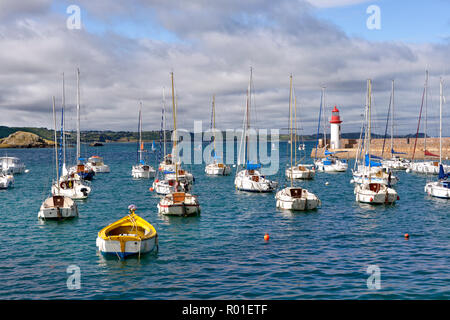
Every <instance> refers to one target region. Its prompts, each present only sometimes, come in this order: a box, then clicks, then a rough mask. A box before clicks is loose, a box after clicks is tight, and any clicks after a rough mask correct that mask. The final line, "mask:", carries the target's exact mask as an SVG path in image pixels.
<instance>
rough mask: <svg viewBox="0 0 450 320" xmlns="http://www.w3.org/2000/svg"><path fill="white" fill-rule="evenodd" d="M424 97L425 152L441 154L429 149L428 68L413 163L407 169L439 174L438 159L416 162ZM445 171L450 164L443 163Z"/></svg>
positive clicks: (426, 155) (425, 153)
mask: <svg viewBox="0 0 450 320" xmlns="http://www.w3.org/2000/svg"><path fill="white" fill-rule="evenodd" d="M424 98H425V134H424V138H423V152H424V156H425V157H435V158H438V157H439V156H438V155H437V154H434V153H431V152H430V151H428V150H427V120H428V117H427V112H428V70H427V71H426V77H425V86H424V89H423V94H422V104H421V106H420V113H419V121H418V124H417V132H416V139H415V141H414V149H413V156H412V159H411V164H410V165H409V168H408V169H407V170H406V172H414V173H424V174H436V175H437V174H439V171H440V168H439V167H440V166H439V162H438V161H436V160H432V161H430V160H426V161H420V162H415V161H414V157H415V154H416V146H417V138H418V136H419V128H420V120H421V117H422V108H423V104H424ZM442 166H443V168H444V171H449V170H450V166H447V165H444V164H442Z"/></svg>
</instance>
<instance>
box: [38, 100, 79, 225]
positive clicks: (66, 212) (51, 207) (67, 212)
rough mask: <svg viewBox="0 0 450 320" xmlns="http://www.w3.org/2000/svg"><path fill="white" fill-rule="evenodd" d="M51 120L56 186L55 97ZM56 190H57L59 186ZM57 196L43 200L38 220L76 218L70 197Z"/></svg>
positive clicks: (53, 195)
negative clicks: (52, 122)
mask: <svg viewBox="0 0 450 320" xmlns="http://www.w3.org/2000/svg"><path fill="white" fill-rule="evenodd" d="M53 119H54V123H55V161H56V185H57V186H58V182H59V180H60V179H59V163H58V141H57V139H56V115H55V97H53ZM57 188H59V186H58V187H57ZM52 189H53V187H52ZM57 194H58V195H55V193H54V192H52V196H50V197H48V198H47V199H45V200H44V202H43V203H42V205H41V208H40V210H39V212H38V218H39V219H63V218H64V219H67V218H74V217H77V216H78V207H77V204H76V203H75V202H74V201H73V200H72V199H71V198H70V197H67V196H64V195H60V192H57Z"/></svg>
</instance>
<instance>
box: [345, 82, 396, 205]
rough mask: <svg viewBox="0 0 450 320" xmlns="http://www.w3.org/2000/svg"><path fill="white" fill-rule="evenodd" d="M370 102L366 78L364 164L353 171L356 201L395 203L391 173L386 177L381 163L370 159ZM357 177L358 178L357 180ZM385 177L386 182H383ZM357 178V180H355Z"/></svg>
mask: <svg viewBox="0 0 450 320" xmlns="http://www.w3.org/2000/svg"><path fill="white" fill-rule="evenodd" d="M371 103H372V82H371V80H370V79H368V80H367V108H366V119H365V122H366V123H367V124H366V128H367V130H366V131H365V133H364V151H365V152H364V164H361V165H360V166H359V168H358V171H356V172H355V171H354V172H353V176H354V179H355V182H357V183H356V184H355V190H354V193H355V195H356V201H358V202H362V203H370V204H381V203H386V204H390V203H395V201H397V200H399V197H398V194H397V191H395V190H394V189H393V188H391V180H392V179H391V173H390V172H389V174H388V177H387V178H386V177H385V176H384V175H385V174H387V173H386V172H384V171H382V170H381V163H380V162H377V161H374V160H372V159H373V158H374V156H373V155H371V153H370V146H371V128H372V126H371V121H372V118H371V115H372V113H371ZM357 178H359V180H357ZM385 179H387V183H384V182H385ZM356 180H357V181H356Z"/></svg>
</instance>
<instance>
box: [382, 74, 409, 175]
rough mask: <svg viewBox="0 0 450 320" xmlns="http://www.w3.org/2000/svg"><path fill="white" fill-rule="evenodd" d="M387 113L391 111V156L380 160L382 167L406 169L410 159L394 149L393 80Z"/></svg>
mask: <svg viewBox="0 0 450 320" xmlns="http://www.w3.org/2000/svg"><path fill="white" fill-rule="evenodd" d="M391 107H392V112H391ZM389 113H391V158H390V159H385V160H382V161H381V164H382V165H383V167H384V168H388V169H392V170H406V169H407V168H408V167H409V164H410V163H411V161H409V160H408V159H404V158H401V157H399V156H398V155H400V154H405V153H404V152H397V151H395V150H394V80H392V90H391V99H390V101H389V111H388V115H389ZM388 119H389V117H388ZM388 121H389V120H388ZM386 129H387V123H386ZM386 131H387V130H386ZM383 154H384V140H383V148H382V154H381V157H383Z"/></svg>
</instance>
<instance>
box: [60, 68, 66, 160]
mask: <svg viewBox="0 0 450 320" xmlns="http://www.w3.org/2000/svg"><path fill="white" fill-rule="evenodd" d="M62 81H63V83H62V85H63V86H62V109H63V119H62V130H63V132H62V133H61V135H62V138H63V139H62V143H63V164H64V165H65V164H66V134H65V131H66V120H65V113H64V111H65V109H66V89H65V84H64V72H63V74H62Z"/></svg>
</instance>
